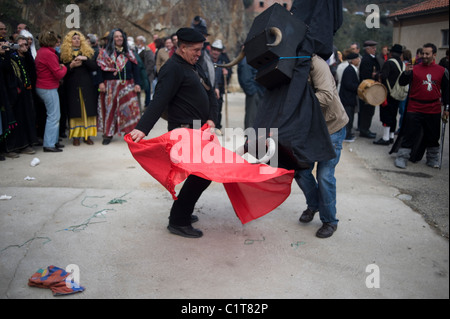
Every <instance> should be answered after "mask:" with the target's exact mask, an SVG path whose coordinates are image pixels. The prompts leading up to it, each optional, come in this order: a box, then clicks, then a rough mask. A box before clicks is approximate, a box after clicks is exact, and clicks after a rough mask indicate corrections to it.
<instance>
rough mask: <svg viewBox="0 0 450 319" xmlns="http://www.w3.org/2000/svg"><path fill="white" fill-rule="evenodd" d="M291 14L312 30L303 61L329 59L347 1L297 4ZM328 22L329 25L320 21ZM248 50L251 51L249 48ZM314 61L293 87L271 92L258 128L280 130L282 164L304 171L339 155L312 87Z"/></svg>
mask: <svg viewBox="0 0 450 319" xmlns="http://www.w3.org/2000/svg"><path fill="white" fill-rule="evenodd" d="M291 13H292V14H293V16H294V17H296V18H298V19H300V20H301V21H303V22H304V23H305V24H306V25H307V26H308V31H307V33H306V36H305V38H304V40H303V41H302V42H301V44H300V45H299V46H298V48H297V56H298V57H308V56H309V57H311V56H312V55H313V54H317V55H318V56H320V57H321V58H322V59H324V60H327V59H328V58H329V57H330V56H331V55H332V53H333V36H334V34H335V33H336V31H337V30H338V29H339V27H340V26H341V25H342V22H343V16H342V0H333V1H330V0H317V1H309V0H295V1H294V3H293V4H292V8H291ZM323 21H327V23H319V22H323ZM247 49H248V48H246V50H247ZM310 68H311V58H299V59H298V60H297V64H296V66H295V68H294V72H293V76H292V79H291V81H290V83H288V84H284V85H281V86H278V87H276V88H274V89H270V90H267V91H266V93H265V95H264V98H263V102H262V103H261V105H260V106H259V107H258V115H257V118H256V120H255V124H254V125H253V128H263V129H264V128H265V129H266V131H267V132H270V129H271V128H277V129H278V136H277V139H278V146H279V150H278V151H279V155H278V166H279V167H282V168H286V169H305V168H308V167H309V164H308V163H311V162H322V161H328V160H331V159H333V158H335V157H336V154H335V151H334V148H333V145H332V143H331V140H330V135H329V133H328V130H327V127H326V123H325V120H324V118H323V114H322V111H321V108H320V103H319V101H318V100H317V98H316V96H315V94H314V89H313V88H312V87H311V86H310V85H309V84H308V76H309V73H310Z"/></svg>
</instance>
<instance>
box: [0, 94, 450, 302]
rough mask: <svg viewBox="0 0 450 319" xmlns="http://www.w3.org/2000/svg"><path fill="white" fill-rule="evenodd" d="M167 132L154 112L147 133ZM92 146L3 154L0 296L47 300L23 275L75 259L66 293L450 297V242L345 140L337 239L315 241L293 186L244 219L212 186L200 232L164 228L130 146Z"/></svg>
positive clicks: (163, 207)
mask: <svg viewBox="0 0 450 319" xmlns="http://www.w3.org/2000/svg"><path fill="white" fill-rule="evenodd" d="M229 104H230V126H231V127H238V126H242V123H243V110H244V95H243V94H241V93H233V94H230V96H229ZM164 132H166V123H165V122H164V121H163V120H161V121H160V122H159V123H158V124H157V126H156V128H155V129H154V130H153V131H152V132H151V135H150V136H151V137H155V136H159V135H161V134H163V133H164ZM94 141H95V145H94V146H88V145H86V144H83V143H82V145H81V146H80V147H78V148H75V147H74V146H72V145H70V142H69V141H67V140H65V141H64V142H63V143H65V144H66V148H65V149H64V152H62V153H59V154H50V153H43V152H42V150H41V149H39V150H38V152H37V154H35V155H21V157H20V158H18V159H14V160H12V159H7V161H5V162H0V176H1V178H0V196H1V195H9V196H12V198H11V199H10V200H0V297H1V298H11V299H21V298H37V299H51V298H54V297H53V296H52V294H51V291H50V290H45V289H38V288H31V287H28V286H27V282H28V279H29V278H30V277H31V275H32V274H33V273H34V272H35V271H36V270H37V269H39V268H42V267H47V266H49V265H55V266H58V267H61V268H65V267H66V266H67V265H70V264H75V265H77V266H78V268H79V270H80V273H79V276H80V280H81V285H82V286H84V287H85V288H86V290H85V291H84V292H82V293H79V294H76V295H72V296H68V297H64V298H71V299H85V298H155V299H162V298H206V299H208V298H218V299H222V298H233V299H240V298H244V299H247V298H257V299H259V298H268V299H271V298H274V299H279V298H283V299H297V298H418V299H419V298H449V242H448V239H446V238H444V237H442V236H441V235H440V234H438V233H437V232H436V231H435V230H434V229H433V228H432V227H431V226H430V225H429V224H428V223H427V222H426V221H425V219H424V218H423V217H422V216H421V215H420V214H418V213H417V212H416V211H414V210H413V209H412V208H411V207H409V206H408V205H406V204H405V203H404V202H403V201H402V200H401V199H400V198H398V195H399V194H401V193H402V192H401V191H400V190H399V189H397V188H395V187H392V185H390V184H389V183H387V182H386V180H385V179H383V178H381V177H380V176H379V174H378V173H377V172H376V171H374V170H372V169H370V168H368V165H367V164H366V163H365V162H364V161H363V160H362V159H361V158H360V157H359V156H358V154H357V153H358V152H356V151H353V149H352V151H350V150H349V147H348V146H346V147H345V148H344V151H343V153H342V159H341V162H340V164H339V166H338V168H337V173H336V176H337V181H338V205H337V207H338V217H339V219H340V223H339V228H338V230H337V232H336V233H335V234H334V236H333V237H331V238H329V239H319V238H317V237H315V232H316V231H317V229H318V228H319V227H320V226H321V223H320V221H319V219H318V216H316V218H315V219H314V221H313V222H311V223H310V224H308V225H301V224H300V223H299V222H298V218H299V216H300V213H301V212H302V211H303V210H304V209H305V208H306V203H305V198H304V196H303V194H302V193H301V191H300V190H299V188H298V186H297V185H296V183H295V182H294V183H293V185H292V194H291V196H290V197H289V198H288V199H287V200H286V202H285V203H284V204H282V205H281V206H280V207H279V208H278V209H276V210H275V211H273V212H272V213H270V214H268V215H266V216H264V217H262V218H260V219H258V220H256V221H253V222H251V223H249V224H247V225H242V224H241V223H240V221H239V219H238V218H237V217H236V216H235V214H234V212H233V209H232V207H231V204H230V202H229V200H228V197H227V196H226V193H225V190H224V188H223V186H222V185H220V184H216V183H213V184H212V185H211V187H210V188H209V189H208V190H207V191H206V192H205V193H204V195H203V196H202V197H201V200H200V202H199V203H198V205H197V207H196V214H197V215H198V216H199V218H200V221H199V222H198V224H196V227H198V228H199V229H201V230H202V231H203V232H204V236H203V237H202V238H200V239H186V238H182V237H178V236H174V235H172V234H170V233H169V232H168V231H167V229H166V226H167V223H168V219H167V217H168V214H169V210H170V206H171V204H172V199H171V196H170V194H169V193H168V192H167V191H166V190H165V189H164V188H163V187H162V186H160V185H159V184H158V183H157V182H156V181H155V180H154V179H153V178H152V177H151V176H150V175H148V174H147V173H146V172H145V171H144V170H143V169H142V168H141V167H140V166H139V164H138V163H137V162H136V161H135V160H134V159H133V158H132V156H131V154H130V152H129V150H128V148H127V145H126V143H125V142H124V141H123V140H122V139H121V138H117V137H115V138H114V140H113V142H112V143H111V144H110V145H109V146H103V145H101V137H97V138H95V139H94ZM355 145H356V144H355ZM355 147H356V146H353V148H355ZM34 157H38V158H39V159H40V160H41V163H40V164H39V165H38V166H36V167H31V166H30V162H31V160H32V159H33V158H34ZM27 176H29V177H34V178H35V179H34V180H31V181H27V180H24V178H25V177H27ZM178 189H179V187H178V188H177V190H178ZM113 203H115V204H113ZM377 275H379V276H378V277H377ZM378 279H379V281H378ZM378 282H379V288H368V286H369V287H371V286H373V284H377V283H378ZM367 284H368V285H367ZM375 286H376V285H375Z"/></svg>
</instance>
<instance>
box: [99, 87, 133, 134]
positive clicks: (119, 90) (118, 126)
mask: <svg viewBox="0 0 450 319" xmlns="http://www.w3.org/2000/svg"><path fill="white" fill-rule="evenodd" d="M105 86H106V93H100V96H99V98H98V130H99V131H100V132H103V135H104V136H108V137H111V136H114V135H115V134H118V135H122V134H128V133H130V132H131V131H132V130H134V128H135V127H136V125H137V123H138V122H139V119H140V116H141V112H140V109H139V100H138V97H137V94H136V92H135V91H134V86H135V84H134V81H133V80H129V81H126V82H125V84H123V83H122V82H121V81H119V80H110V81H105Z"/></svg>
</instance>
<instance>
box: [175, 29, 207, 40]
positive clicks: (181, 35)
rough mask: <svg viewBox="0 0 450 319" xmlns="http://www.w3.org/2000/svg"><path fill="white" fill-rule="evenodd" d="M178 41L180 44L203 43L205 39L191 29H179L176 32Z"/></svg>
mask: <svg viewBox="0 0 450 319" xmlns="http://www.w3.org/2000/svg"><path fill="white" fill-rule="evenodd" d="M177 36H178V40H180V41H182V42H192V43H198V42H205V41H206V39H205V37H204V36H203V35H202V34H201V33H200V32H198V31H196V30H194V29H192V28H181V29H179V30H178V31H177Z"/></svg>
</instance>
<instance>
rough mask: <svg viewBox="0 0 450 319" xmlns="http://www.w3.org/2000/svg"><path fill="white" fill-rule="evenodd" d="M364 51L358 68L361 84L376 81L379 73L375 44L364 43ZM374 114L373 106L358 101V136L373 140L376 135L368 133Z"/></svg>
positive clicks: (372, 42) (371, 42)
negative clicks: (365, 81) (368, 80)
mask: <svg viewBox="0 0 450 319" xmlns="http://www.w3.org/2000/svg"><path fill="white" fill-rule="evenodd" d="M364 49H365V51H366V53H365V54H364V56H363V58H362V60H361V66H360V67H359V80H360V81H361V82H362V81H364V80H367V79H371V80H375V81H378V79H379V73H380V64H379V63H378V60H377V57H376V52H377V42H375V41H370V40H369V41H366V42H364ZM374 114H375V107H374V105H370V104H367V103H365V102H364V101H362V100H360V102H359V118H358V123H359V136H361V137H365V138H375V137H376V134H375V133H373V132H371V131H370V126H371V125H372V118H373V115H374Z"/></svg>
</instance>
